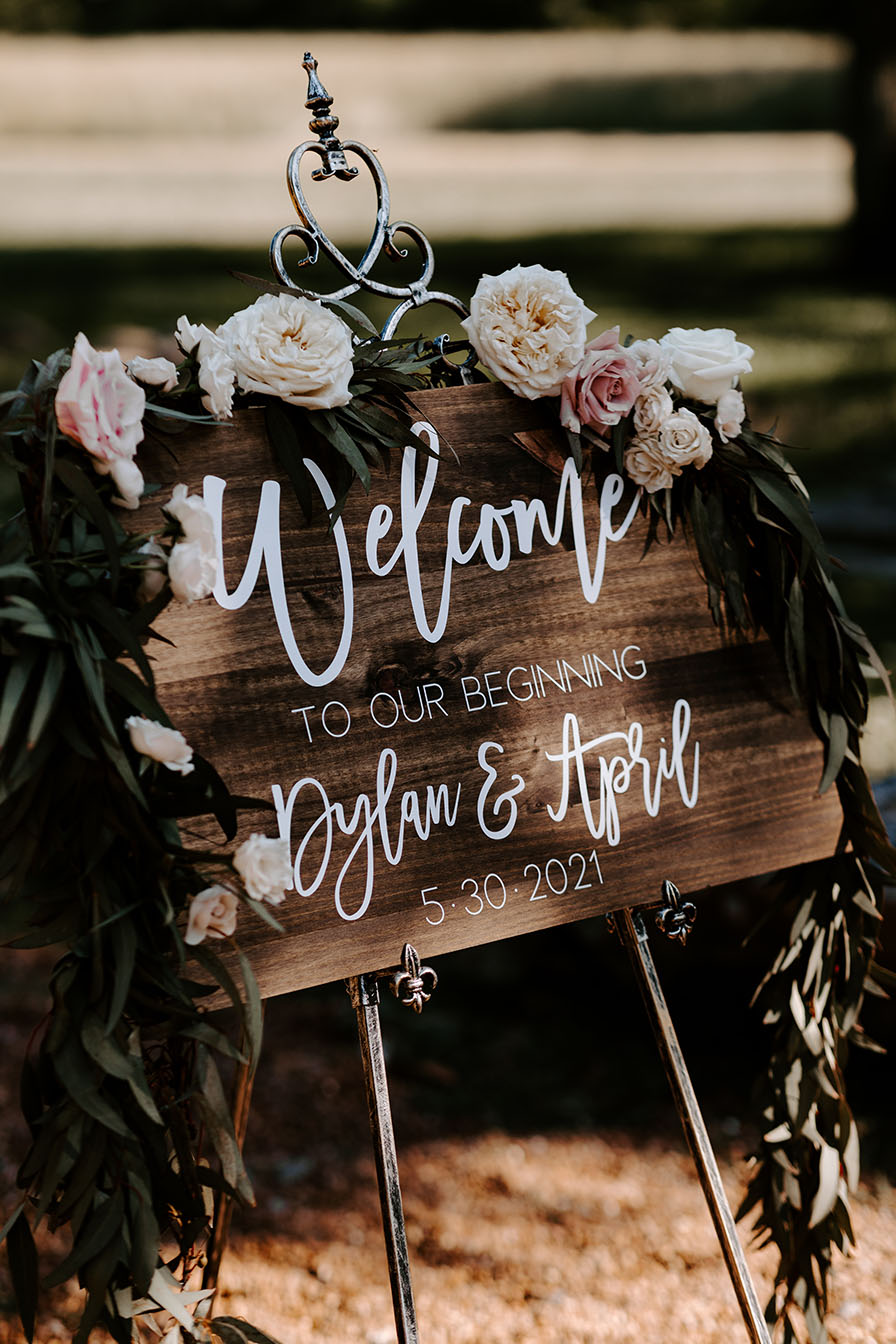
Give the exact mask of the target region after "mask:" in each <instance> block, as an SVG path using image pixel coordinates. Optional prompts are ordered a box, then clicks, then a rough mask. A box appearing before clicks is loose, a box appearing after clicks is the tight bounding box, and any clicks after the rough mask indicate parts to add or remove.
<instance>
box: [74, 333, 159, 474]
mask: <svg viewBox="0 0 896 1344" xmlns="http://www.w3.org/2000/svg"><path fill="white" fill-rule="evenodd" d="M145 407H146V393H145V392H144V391H143V388H142V387H138V385H137V384H136V383H135V382H134V380H133V378H129V377H128V375H127V372H126V371H125V367H124V365H123V364H122V362H121V356H120V355H119V353H118V351H117V350H94V348H93V346H92V345H91V344H90V342H89V341H88V339H87V337H86V336H85V335H84V333H83V331H79V332H78V335H77V336H76V337H75V344H74V348H73V349H72V362H71V366H70V367H69V368H68V369H67V370H66V371H65V373H64V374H63V375H62V377H61V379H60V380H59V386H58V388H57V389H56V401H55V410H56V421H57V423H58V425H59V428H60V429H61V430H62V433H63V434H65V435H66V436H67V437H68V438H70V439H73V440H74V442H75V443H80V445H81V447H82V448H85V449H86V450H87V452H88V453H90V455H91V457H92V458H93V465H94V468H95V470H96V471H98V472H99V473H100V475H101V476H105V475H108V473H109V472H110V470H111V468H112V464H113V463H115V462H121V461H124V460H129V459H132V458H133V457H134V454H135V453H136V451H137V444H138V443H140V442H141V441H142V439H143V412H144V409H145Z"/></svg>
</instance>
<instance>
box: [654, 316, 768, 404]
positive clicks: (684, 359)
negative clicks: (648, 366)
mask: <svg viewBox="0 0 896 1344" xmlns="http://www.w3.org/2000/svg"><path fill="white" fill-rule="evenodd" d="M660 345H662V346H663V347H664V348H665V350H666V351H667V352H668V355H669V380H670V382H671V383H672V384H673V386H674V387H677V388H678V390H679V392H681V393H682V394H683V395H684V396H686V397H693V398H694V400H695V401H705V402H716V401H718V399H719V397H720V396H721V395H722V393H723V392H725V391H727V390H728V388H731V387H733V386H734V384H735V383H736V382H737V380H738V378H740V377H741V375H742V374H745V373H751V372H752V369H753V365H752V364H751V363H750V360H751V359H752V357H753V351H752V349H751V348H750V346H749V345H744V344H743V342H742V341H739V340H738V339H737V337H736V336H735V334H734V332H733V331H729V330H728V328H727V327H713V328H711V330H709V331H704V330H703V328H702V327H691V328H689V329H686V328H684V327H672V328H671V330H670V331H667V332H666V334H665V336H663V337H662V338H661V340H660Z"/></svg>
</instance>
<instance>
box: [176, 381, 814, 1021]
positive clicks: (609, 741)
mask: <svg viewBox="0 0 896 1344" xmlns="http://www.w3.org/2000/svg"><path fill="white" fill-rule="evenodd" d="M415 405H416V406H417V408H418V409H419V413H420V419H421V427H420V428H419V429H418V437H419V439H420V440H421V441H422V443H423V444H425V445H426V446H427V447H428V448H429V450H430V452H429V454H427V453H425V452H422V451H416V450H415V449H414V448H408V449H407V450H406V451H405V454H404V460H403V461H399V460H395V461H393V465H392V471H391V474H390V475H389V476H388V477H385V476H381V477H379V478H377V479H375V481H374V485H373V488H372V490H371V492H370V495H369V497H368V496H365V495H364V493H363V492H362V490H361V489H360V487H358V486H356V487H355V488H354V489H353V491H352V492H351V494H350V496H349V499H348V503H347V505H346V507H345V510H344V513H343V515H342V518H341V520H340V521H339V522H338V523H337V524H336V526H335V527H334V528H333V529H332V530H330V529H329V528H328V525H327V517H326V508H325V506H326V505H328V504H329V503H331V502H332V495H331V494H330V493H329V487H328V485H327V483H326V481H325V479H324V477H323V476H322V474H321V473H320V472H319V470H318V469H317V468H316V467H314V466H313V464H312V465H311V467H310V468H309V469H310V470H311V472H312V475H314V478H315V482H316V483H317V485H318V488H319V490H320V495H321V501H320V502H321V507H320V510H319V521H317V522H315V523H314V524H313V525H312V526H310V527H309V526H306V525H305V522H304V520H303V519H302V517H301V514H300V512H299V509H298V506H297V504H296V502H295V499H294V496H293V494H292V490H291V487H290V486H289V483H288V481H286V479H285V478H284V477H283V476H282V475H281V474H280V473H279V471H278V469H277V467H276V464H275V462H274V460H273V455H272V453H271V449H270V447H269V445H268V442H267V438H266V435H265V431H264V423H263V419H262V415H261V413H260V412H258V413H255V412H247V413H245V414H243V415H242V416H240V417H238V418H237V421H236V423H235V424H234V426H233V427H229V428H225V429H210V430H207V431H206V430H196V431H193V432H191V434H190V439H189V443H188V446H187V447H186V448H185V449H184V450H183V452H182V453H181V455H180V460H179V463H178V465H177V474H176V476H175V479H180V480H186V481H187V482H188V484H189V487H190V489H191V490H196V491H198V490H203V491H204V495H205V500H206V503H207V504H208V506H209V507H210V509H211V511H212V514H213V515H214V516H215V517H216V518H217V519H219V520H220V527H221V537H222V553H223V561H224V564H223V575H222V576H221V577H220V578H219V583H218V589H217V590H216V594H215V597H214V598H212V599H209V600H208V601H206V602H203V603H199V604H196V605H194V606H192V607H190V608H184V607H182V606H179V605H178V604H172V606H171V607H169V608H168V610H167V611H166V613H165V615H164V616H163V618H162V619H161V620H160V621H159V622H158V629H159V630H160V632H161V633H162V634H164V635H165V636H166V637H167V638H168V639H170V640H171V641H172V643H173V646H174V647H171V648H167V647H166V648H164V650H163V652H162V653H161V654H157V655H156V674H157V679H158V683H159V686H160V691H161V695H162V699H163V701H164V703H165V705H166V707H167V709H168V711H169V713H170V714H171V716H172V720H173V721H174V722H175V723H176V724H177V725H178V727H179V728H181V729H182V730H183V732H184V733H185V734H186V736H187V739H188V740H189V741H190V742H191V743H192V744H193V745H194V747H195V748H196V749H197V750H199V751H201V752H202V753H203V754H204V755H207V756H209V757H210V758H211V759H213V760H214V761H215V763H216V765H217V766H218V768H219V769H220V770H221V773H222V774H223V776H224V778H225V779H226V780H227V783H228V785H229V787H230V788H231V789H232V790H233V791H234V792H239V793H242V794H249V795H252V796H255V797H263V798H266V799H271V800H272V801H273V803H274V804H275V808H276V813H275V815H274V814H271V813H267V812H259V813H258V815H257V817H254V818H253V817H250V818H249V823H250V824H251V823H253V822H254V828H255V829H257V830H264V831H265V832H266V833H267V834H275V833H276V830H277V828H279V833H280V834H281V835H282V836H283V837H285V838H287V839H288V841H289V844H290V848H291V854H292V859H293V865H294V885H295V889H294V891H292V892H290V893H289V894H288V896H287V899H286V900H285V902H284V903H283V905H282V906H280V907H279V908H278V911H277V915H278V918H279V919H280V921H281V922H282V924H283V925H284V927H285V933H284V934H276V933H273V932H272V931H271V930H270V929H269V928H267V927H266V926H264V925H263V924H262V923H261V922H260V921H259V922H258V923H257V926H256V927H255V928H252V927H251V922H250V921H249V920H248V919H244V921H243V923H242V924H241V933H240V941H241V945H242V946H244V947H245V948H246V949H247V950H248V951H249V952H250V955H251V957H252V960H253V964H254V966H255V969H256V973H257V975H258V978H259V981H260V984H261V987H262V992H263V993H264V994H267V995H270V994H276V993H280V992H282V991H286V990H291V989H298V988H301V987H303V986H308V985H313V984H319V983H322V982H325V981H328V980H332V979H334V978H337V977H342V976H350V975H357V974H360V973H362V972H365V971H368V970H371V969H374V968H378V967H383V966H389V965H392V964H394V963H395V962H396V961H397V960H398V958H399V955H400V952H401V948H402V946H403V944H404V943H405V942H406V941H410V942H412V943H413V944H414V946H415V947H416V948H417V950H418V951H419V952H420V954H421V955H422V956H424V957H427V958H429V957H433V956H435V955H436V954H438V953H440V952H448V951H451V950H454V949H457V948H462V947H468V946H471V945H474V944H479V943H484V942H488V941H491V940H494V939H499V938H506V937H509V936H511V935H514V934H519V933H524V932H527V931H529V930H533V929H537V928H542V927H545V926H548V925H553V924H561V923H565V922H567V921H570V920H577V919H582V918H584V917H586V916H589V915H594V914H597V913H600V912H606V911H609V910H612V909H614V908H619V907H621V906H623V905H629V904H636V903H638V902H643V901H644V900H647V899H654V898H655V897H656V896H657V894H658V892H659V889H660V884H661V882H662V880H663V879H664V878H666V877H668V878H671V879H672V880H673V881H675V882H676V884H677V885H678V886H679V887H680V888H681V889H682V890H694V889H697V888H702V887H706V886H709V885H713V884H716V883H722V882H726V881H730V880H732V879H734V878H737V877H745V876H749V875H751V874H757V873H762V872H767V871H770V870H772V869H775V868H778V867H783V866H787V865H791V864H795V863H798V862H801V861H804V860H807V859H811V858H815V857H818V856H820V855H822V854H825V853H830V852H831V851H832V849H833V847H834V845H835V844H836V840H837V836H838V833H839V828H840V821H841V816H840V808H839V804H838V802H837V798H836V796H835V795H834V793H833V791H831V793H830V794H828V795H826V796H824V797H818V796H817V785H818V781H819V778H820V775H821V769H822V753H821V747H820V745H819V743H818V741H817V739H816V738H815V737H814V736H813V735H812V733H811V731H810V729H809V727H808V725H807V723H806V720H805V716H804V714H803V713H802V711H801V710H800V709H799V708H798V707H797V706H796V705H795V704H794V703H793V702H792V700H791V697H790V694H789V692H788V690H787V688H786V683H785V681H784V679H783V677H782V674H781V672H780V670H779V667H778V664H777V660H776V656H775V654H774V651H773V649H772V648H771V646H770V644H769V643H768V641H767V640H761V641H758V642H756V643H746V644H745V643H743V642H740V643H736V644H732V643H729V644H727V645H726V644H725V643H724V642H723V640H722V637H721V635H720V632H719V631H718V629H717V628H716V627H715V625H714V624H713V621H712V618H711V616H710V614H709V611H708V609H707V602H706V593H705V586H704V583H703V580H702V578H701V576H700V574H699V573H698V571H697V568H696V563H695V558H694V555H693V553H692V552H691V551H690V550H689V549H688V547H687V545H686V544H685V543H684V542H683V541H680V540H677V541H676V542H675V543H674V544H672V545H654V546H652V547H651V548H650V550H649V551H648V552H647V553H646V554H644V553H643V550H644V523H643V520H642V519H641V518H640V516H639V515H638V514H637V512H636V501H635V497H634V495H633V493H632V491H631V489H630V488H628V489H625V488H624V487H623V483H622V480H621V478H620V477H618V476H615V475H613V476H610V477H609V478H608V479H607V481H606V482H605V483H604V485H603V487H602V489H600V490H598V488H597V487H596V485H595V482H594V481H593V480H584V481H583V480H580V478H579V477H578V475H577V474H576V472H575V469H574V466H573V464H572V462H571V461H569V462H568V463H567V465H566V466H565V467H564V468H563V470H562V473H561V474H559V475H558V474H556V473H552V472H551V471H550V470H548V469H546V467H545V466H544V465H543V463H541V462H539V461H538V460H536V457H537V456H541V457H542V458H544V457H545V456H546V451H545V450H547V455H548V456H550V455H553V456H554V457H555V458H556V460H557V462H558V463H562V461H563V456H562V454H563V453H564V452H565V442H564V440H563V437H562V434H561V433H560V431H559V430H558V429H557V428H556V425H555V424H554V423H553V422H552V421H550V420H549V419H548V418H547V414H546V412H545V411H544V409H543V408H540V407H538V406H536V405H535V404H533V403H530V402H526V401H523V400H520V399H518V398H516V397H514V396H512V395H511V394H510V393H509V392H507V391H506V390H505V389H503V388H501V387H500V386H497V385H479V386H476V387H469V388H453V389H448V390H432V391H427V392H423V393H420V394H419V395H417V396H416V397H415ZM180 442H182V443H183V442H184V439H181V440H180ZM524 446H525V447H528V448H529V449H530V451H529V452H526V451H523V447H524ZM533 446H537V454H536V456H533V453H532V451H531V450H532V449H533ZM247 833H248V830H247Z"/></svg>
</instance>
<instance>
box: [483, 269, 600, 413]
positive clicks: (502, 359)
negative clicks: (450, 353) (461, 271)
mask: <svg viewBox="0 0 896 1344" xmlns="http://www.w3.org/2000/svg"><path fill="white" fill-rule="evenodd" d="M593 317H596V313H593V312H592V311H591V309H590V308H586V307H585V304H584V303H583V301H582V300H581V299H580V298H579V296H578V294H576V292H575V291H574V290H573V288H572V286H571V285H570V283H569V281H568V280H567V278H566V276H565V275H564V274H563V272H562V271H548V270H546V269H545V268H544V266H514V267H513V268H512V269H511V270H509V271H504V272H503V274H501V275H483V276H482V277H481V279H480V281H479V284H478V285H477V286H476V292H475V294H474V295H473V297H472V299H471V300H470V316H469V317H467V318H465V319H464V320H463V322H461V326H462V327H463V328H464V330H465V331H466V333H467V335H468V336H469V338H470V343H471V344H472V346H473V348H474V350H475V351H476V354H477V355H478V356H479V358H480V359H481V360H482V363H483V364H484V365H485V366H486V368H488V369H491V371H492V373H494V374H495V375H496V377H498V378H500V380H501V382H502V383H504V384H505V385H506V386H507V387H509V388H510V390H511V391H512V392H515V393H516V395H517V396H518V397H528V398H529V399H530V400H531V399H534V398H536V397H557V396H559V395H560V391H561V388H562V387H563V380H564V379H565V378H567V377H568V376H569V375H570V374H571V373H572V372H573V370H575V369H577V368H578V366H579V364H581V362H582V359H583V358H584V355H585V328H586V327H587V325H588V323H589V322H590V321H591V319H592V318H593Z"/></svg>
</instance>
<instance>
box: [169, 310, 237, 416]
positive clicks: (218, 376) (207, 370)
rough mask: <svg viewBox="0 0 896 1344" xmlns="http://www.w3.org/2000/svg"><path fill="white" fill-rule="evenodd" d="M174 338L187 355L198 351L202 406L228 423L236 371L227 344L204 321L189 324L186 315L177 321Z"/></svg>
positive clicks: (196, 353)
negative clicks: (204, 324)
mask: <svg viewBox="0 0 896 1344" xmlns="http://www.w3.org/2000/svg"><path fill="white" fill-rule="evenodd" d="M174 335H175V338H176V340H177V343H178V345H179V346H180V348H181V350H183V352H184V354H185V355H191V354H193V353H194V352H195V355H196V359H197V361H198V363H199V375H198V377H199V386H200V387H201V388H202V391H203V394H204V395H203V397H202V404H203V406H204V407H205V409H206V410H207V411H208V412H209V414H210V415H213V416H214V417H215V418H216V419H217V420H226V419H227V418H228V417H229V416H231V415H232V414H233V387H234V380H235V378H236V369H235V368H234V366H233V360H232V359H231V358H230V355H229V354H228V352H227V348H226V346H225V345H224V342H223V341H221V340H220V339H219V338H218V337H217V336H216V335H215V333H214V332H213V331H210V330H209V328H208V327H206V326H203V324H202V323H201V322H200V323H198V324H194V323H192V322H188V321H187V318H186V316H181V317H179V318H178V319H177V327H176V329H175V332H174Z"/></svg>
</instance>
